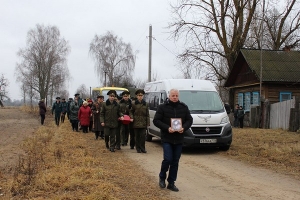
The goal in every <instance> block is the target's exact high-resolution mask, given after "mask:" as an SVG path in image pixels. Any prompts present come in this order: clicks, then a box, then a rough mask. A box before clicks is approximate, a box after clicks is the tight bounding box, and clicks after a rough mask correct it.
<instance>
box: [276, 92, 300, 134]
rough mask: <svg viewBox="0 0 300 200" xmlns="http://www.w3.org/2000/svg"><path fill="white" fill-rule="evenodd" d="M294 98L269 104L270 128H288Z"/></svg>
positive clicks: (294, 101)
mask: <svg viewBox="0 0 300 200" xmlns="http://www.w3.org/2000/svg"><path fill="white" fill-rule="evenodd" d="M295 103H296V100H295V98H293V99H291V100H287V101H283V102H278V103H274V104H271V106H270V129H278V128H282V129H284V130H288V129H289V126H290V116H291V110H292V108H295Z"/></svg>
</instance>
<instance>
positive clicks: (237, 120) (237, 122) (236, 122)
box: [233, 117, 239, 127]
mask: <svg viewBox="0 0 300 200" xmlns="http://www.w3.org/2000/svg"><path fill="white" fill-rule="evenodd" d="M233 126H234V127H239V118H238V117H234V122H233Z"/></svg>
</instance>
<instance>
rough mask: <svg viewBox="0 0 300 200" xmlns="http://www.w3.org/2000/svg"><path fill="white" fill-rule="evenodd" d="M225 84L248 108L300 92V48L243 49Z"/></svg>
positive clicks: (236, 101)
mask: <svg viewBox="0 0 300 200" xmlns="http://www.w3.org/2000/svg"><path fill="white" fill-rule="evenodd" d="M224 86H225V87H226V88H230V89H231V95H232V96H231V97H230V99H233V102H230V105H231V106H232V107H233V106H234V105H235V104H239V105H241V106H243V107H244V109H245V111H249V110H250V108H251V105H261V102H265V101H266V100H267V101H268V102H269V103H270V104H272V103H276V102H281V101H285V100H289V99H291V98H292V97H293V96H300V52H299V51H288V50H287V51H286V50H285V51H283V50H282V51H273V50H253V49H241V50H240V52H239V54H238V56H237V59H236V61H235V63H234V66H233V68H232V70H231V71H230V73H229V76H228V79H227V80H226V82H225V84H224ZM260 91H261V94H260Z"/></svg>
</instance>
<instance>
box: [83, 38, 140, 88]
mask: <svg viewBox="0 0 300 200" xmlns="http://www.w3.org/2000/svg"><path fill="white" fill-rule="evenodd" d="M89 52H90V54H91V55H92V57H93V58H94V59H95V61H96V63H95V70H96V72H97V76H98V77H100V79H101V80H102V81H103V80H104V79H105V80H106V75H107V76H108V77H107V78H108V80H107V83H108V84H107V85H114V86H120V83H122V80H124V79H125V80H126V79H127V78H128V77H132V72H133V71H134V68H135V56H134V55H133V53H132V48H131V45H130V44H126V43H124V42H123V41H122V39H121V38H118V36H115V35H114V34H113V33H112V32H107V33H106V34H105V35H102V36H98V35H95V37H94V39H93V40H92V42H91V44H90V50H89ZM104 82H105V81H103V83H104Z"/></svg>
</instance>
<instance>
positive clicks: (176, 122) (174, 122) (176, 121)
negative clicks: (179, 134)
mask: <svg viewBox="0 0 300 200" xmlns="http://www.w3.org/2000/svg"><path fill="white" fill-rule="evenodd" d="M171 128H172V129H173V130H174V131H180V130H181V128H182V121H181V118H171Z"/></svg>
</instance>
